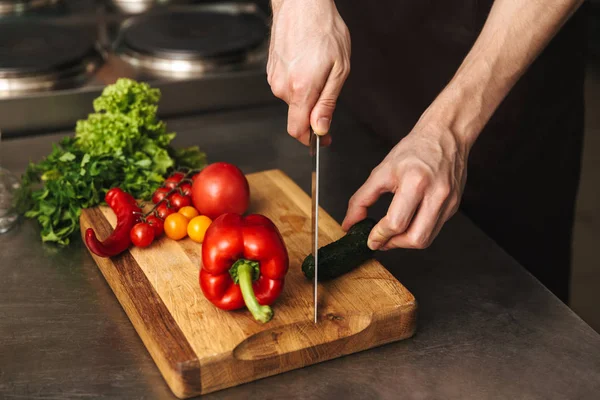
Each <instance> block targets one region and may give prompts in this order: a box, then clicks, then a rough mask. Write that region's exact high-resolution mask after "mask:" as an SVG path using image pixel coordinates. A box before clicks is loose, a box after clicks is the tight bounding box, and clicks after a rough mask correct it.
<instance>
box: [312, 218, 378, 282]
mask: <svg viewBox="0 0 600 400" xmlns="http://www.w3.org/2000/svg"><path fill="white" fill-rule="evenodd" d="M374 226H375V220H373V219H371V218H366V219H363V220H362V221H360V222H357V223H356V224H354V225H353V226H352V228H350V229H349V230H348V232H347V233H346V235H345V236H344V237H342V238H341V239H339V240H337V241H335V242H333V243H330V244H328V245H326V246H323V247H321V248H320V249H319V250H318V252H319V253H318V254H319V280H320V281H326V280H329V279H333V278H337V277H338V276H340V275H343V274H345V273H347V272H350V271H352V270H353V269H355V268H356V267H358V266H359V265H361V264H362V263H364V262H365V261H367V260H368V259H370V258H372V257H373V254H374V253H375V252H374V251H373V250H371V249H369V247H368V246H367V239H368V237H369V233H371V229H373V227H374ZM302 272H304V275H305V276H306V277H307V278H308V279H314V277H315V257H314V256H313V255H312V253H311V254H309V255H308V256H306V258H305V259H304V262H302Z"/></svg>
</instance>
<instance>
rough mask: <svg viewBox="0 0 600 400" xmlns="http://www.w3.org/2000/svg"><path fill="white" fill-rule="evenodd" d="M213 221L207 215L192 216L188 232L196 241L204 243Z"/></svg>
mask: <svg viewBox="0 0 600 400" xmlns="http://www.w3.org/2000/svg"><path fill="white" fill-rule="evenodd" d="M211 223H212V221H211V220H210V218H208V217H207V216H206V215H199V216H197V217H194V218H192V220H191V221H190V223H189V224H188V226H187V234H188V236H189V237H190V239H192V240H193V241H194V242H198V243H202V241H204V235H205V234H206V230H207V229H208V227H209V226H210V224H211Z"/></svg>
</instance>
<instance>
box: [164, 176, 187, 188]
mask: <svg viewBox="0 0 600 400" xmlns="http://www.w3.org/2000/svg"><path fill="white" fill-rule="evenodd" d="M184 176H185V175H184V174H183V173H181V172H175V173H174V174H173V175H171V176H169V177H168V178H167V179H166V180H165V183H164V186H165V187H166V188H169V189H173V188H175V186H177V184H178V183H179V182H181V181H182V180H183V177H184Z"/></svg>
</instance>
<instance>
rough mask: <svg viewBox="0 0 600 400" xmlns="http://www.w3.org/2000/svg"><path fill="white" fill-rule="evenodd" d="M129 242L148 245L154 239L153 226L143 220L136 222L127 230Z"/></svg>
mask: <svg viewBox="0 0 600 400" xmlns="http://www.w3.org/2000/svg"><path fill="white" fill-rule="evenodd" d="M129 237H130V238H131V242H132V243H133V244H134V245H135V246H137V247H147V246H150V244H151V243H152V241H153V240H154V228H152V227H151V226H150V225H149V224H147V223H145V222H138V223H137V224H135V225H134V226H133V228H131V232H129Z"/></svg>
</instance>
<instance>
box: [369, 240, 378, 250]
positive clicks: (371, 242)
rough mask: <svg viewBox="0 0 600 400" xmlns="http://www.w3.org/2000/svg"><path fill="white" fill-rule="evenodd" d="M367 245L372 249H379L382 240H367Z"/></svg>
mask: <svg viewBox="0 0 600 400" xmlns="http://www.w3.org/2000/svg"><path fill="white" fill-rule="evenodd" d="M367 246H368V247H369V248H370V249H371V250H377V249H379V247H380V246H381V242H377V241H375V240H370V239H369V240H367Z"/></svg>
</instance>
